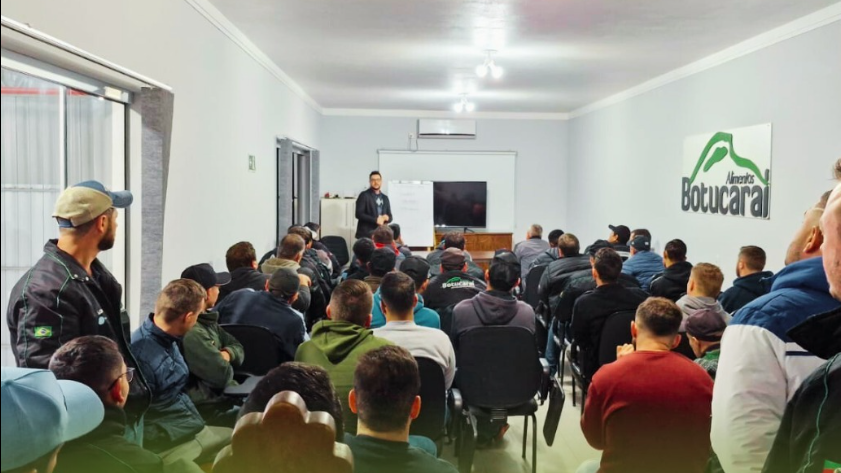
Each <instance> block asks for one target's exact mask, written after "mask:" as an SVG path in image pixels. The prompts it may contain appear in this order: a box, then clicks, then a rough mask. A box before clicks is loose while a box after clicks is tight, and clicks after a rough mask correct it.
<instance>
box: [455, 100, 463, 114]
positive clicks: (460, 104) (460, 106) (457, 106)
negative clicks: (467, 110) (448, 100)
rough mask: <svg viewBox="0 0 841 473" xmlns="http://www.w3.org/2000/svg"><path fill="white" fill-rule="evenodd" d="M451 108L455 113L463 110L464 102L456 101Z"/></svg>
mask: <svg viewBox="0 0 841 473" xmlns="http://www.w3.org/2000/svg"><path fill="white" fill-rule="evenodd" d="M453 110H455V111H456V113H461V112H463V111H464V103H463V102H456V104H455V105H453Z"/></svg>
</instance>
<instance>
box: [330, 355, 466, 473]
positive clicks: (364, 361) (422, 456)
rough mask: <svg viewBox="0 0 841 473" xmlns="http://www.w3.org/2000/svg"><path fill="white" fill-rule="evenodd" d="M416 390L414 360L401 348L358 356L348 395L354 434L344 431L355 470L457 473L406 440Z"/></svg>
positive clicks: (416, 400)
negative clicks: (355, 424)
mask: <svg viewBox="0 0 841 473" xmlns="http://www.w3.org/2000/svg"><path fill="white" fill-rule="evenodd" d="M419 392H420V373H419V372H418V365H417V363H416V362H415V359H414V358H413V357H412V355H411V354H410V353H409V352H408V351H407V350H406V349H405V348H401V347H396V346H388V347H382V348H378V349H375V350H372V351H369V352H368V353H366V354H365V355H363V356H362V357H361V358H360V360H359V365H358V366H357V367H356V371H355V373H354V377H353V390H352V391H351V392H350V395H349V402H350V408H351V410H352V411H353V412H354V413H356V414H357V415H358V416H359V427H358V431H357V435H356V436H350V435H346V436H345V440H346V443H347V445H348V446H349V447H350V449H351V451H352V452H353V460H354V472H355V473H392V472H398V471H399V472H401V473H457V471H458V470H457V469H456V468H455V467H454V466H452V465H451V464H449V463H447V462H446V461H444V460H439V459H438V458H435V457H434V456H433V455H430V454H429V453H427V452H425V451H423V450H421V449H419V448H416V447H413V446H411V445H410V444H409V428H410V426H411V423H412V420H414V419H417V417H418V415H419V414H420V410H421V400H420V396H418V393H419Z"/></svg>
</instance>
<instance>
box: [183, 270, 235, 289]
mask: <svg viewBox="0 0 841 473" xmlns="http://www.w3.org/2000/svg"><path fill="white" fill-rule="evenodd" d="M181 277H182V278H183V279H192V280H193V281H195V282H197V283H199V284H201V287H203V288H204V289H205V290H207V289H210V288H211V287H213V286H224V285H225V284H228V283H229V282H231V273H227V272H223V273H217V272H216V271H214V270H213V266H211V265H209V264H207V263H201V264H194V265H193V266H190V267H189V268H187V269H185V270H184V271H183V272H181Z"/></svg>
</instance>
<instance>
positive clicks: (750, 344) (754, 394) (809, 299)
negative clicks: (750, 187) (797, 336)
mask: <svg viewBox="0 0 841 473" xmlns="http://www.w3.org/2000/svg"><path fill="white" fill-rule="evenodd" d="M825 202H826V201H825V199H823V198H822V199H821V201H820V202H818V204H817V205H816V206H815V207H813V208H812V209H810V210H808V211H807V212H806V213H805V214H804V219H803V224H802V225H801V227H800V229H799V230H798V231H797V234H796V235H795V238H794V240H793V241H792V243H791V245H790V247H789V251H788V254H787V256H786V267H785V268H783V269H782V270H781V271H780V272H779V273H777V275H776V276H774V279H773V283H772V285H771V292H769V293H768V294H766V295H764V296H762V297H759V298H757V299H756V300H754V301H753V302H751V303H749V304H747V305H746V306H744V307H743V308H742V309H740V310H739V311H738V312H736V314H735V315H734V316H733V320H732V321H731V323H730V325H729V326H728V327H727V331H726V332H725V333H724V337H723V338H722V340H721V357H720V359H719V361H718V373H717V374H716V383H715V392H714V395H713V423H712V431H711V434H710V437H711V440H712V444H713V449H714V450H715V452H716V454H717V455H718V458H719V460H721V465H722V466H723V467H724V471H727V472H729V471H759V470H760V469H761V468H762V466H763V464H764V463H765V459H766V457H767V456H768V452H769V451H770V450H771V446H772V444H773V442H774V436H775V435H776V433H777V431H778V430H779V428H780V419H781V418H782V416H783V413H784V411H785V401H786V399H789V398H791V397H792V396H793V395H794V392H795V391H796V390H797V388H798V387H800V385H801V384H802V382H803V380H804V379H806V378H807V377H808V376H809V375H810V374H812V372H814V371H815V369H817V368H818V367H819V366H820V365H821V364H823V363H824V360H823V359H821V358H819V357H817V356H814V354H810V353H809V352H807V351H806V350H805V349H804V348H803V347H802V346H801V345H799V344H798V343H797V342H795V341H793V340H792V339H791V338H790V337H789V336H788V335H787V334H786V333H787V332H788V331H789V330H790V329H791V328H793V327H794V326H796V325H798V324H800V323H802V322H804V321H805V320H806V319H808V318H809V317H810V316H812V315H814V314H819V313H823V312H829V311H831V310H833V309H837V308H838V307H839V306H841V304H839V302H838V301H836V300H835V299H833V298H832V296H831V295H830V293H829V284H828V283H827V275H826V273H825V272H824V265H823V259H822V257H821V255H822V253H821V251H822V250H821V244H822V243H823V240H824V235H823V232H822V231H821V229H820V218H821V215H822V214H823V211H824V208H825V206H826V203H825ZM832 256H834V257H835V258H836V259H834V260H830V264H837V261H838V260H837V254H832Z"/></svg>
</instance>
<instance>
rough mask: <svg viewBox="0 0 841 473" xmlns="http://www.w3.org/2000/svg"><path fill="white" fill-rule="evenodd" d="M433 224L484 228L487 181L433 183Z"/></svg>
mask: <svg viewBox="0 0 841 473" xmlns="http://www.w3.org/2000/svg"><path fill="white" fill-rule="evenodd" d="M433 191H434V195H435V197H434V205H433V213H434V215H435V225H436V226H440V227H474V228H485V227H487V224H488V183H487V182H476V181H473V182H470V181H463V182H438V181H435V182H434V183H433Z"/></svg>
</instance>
